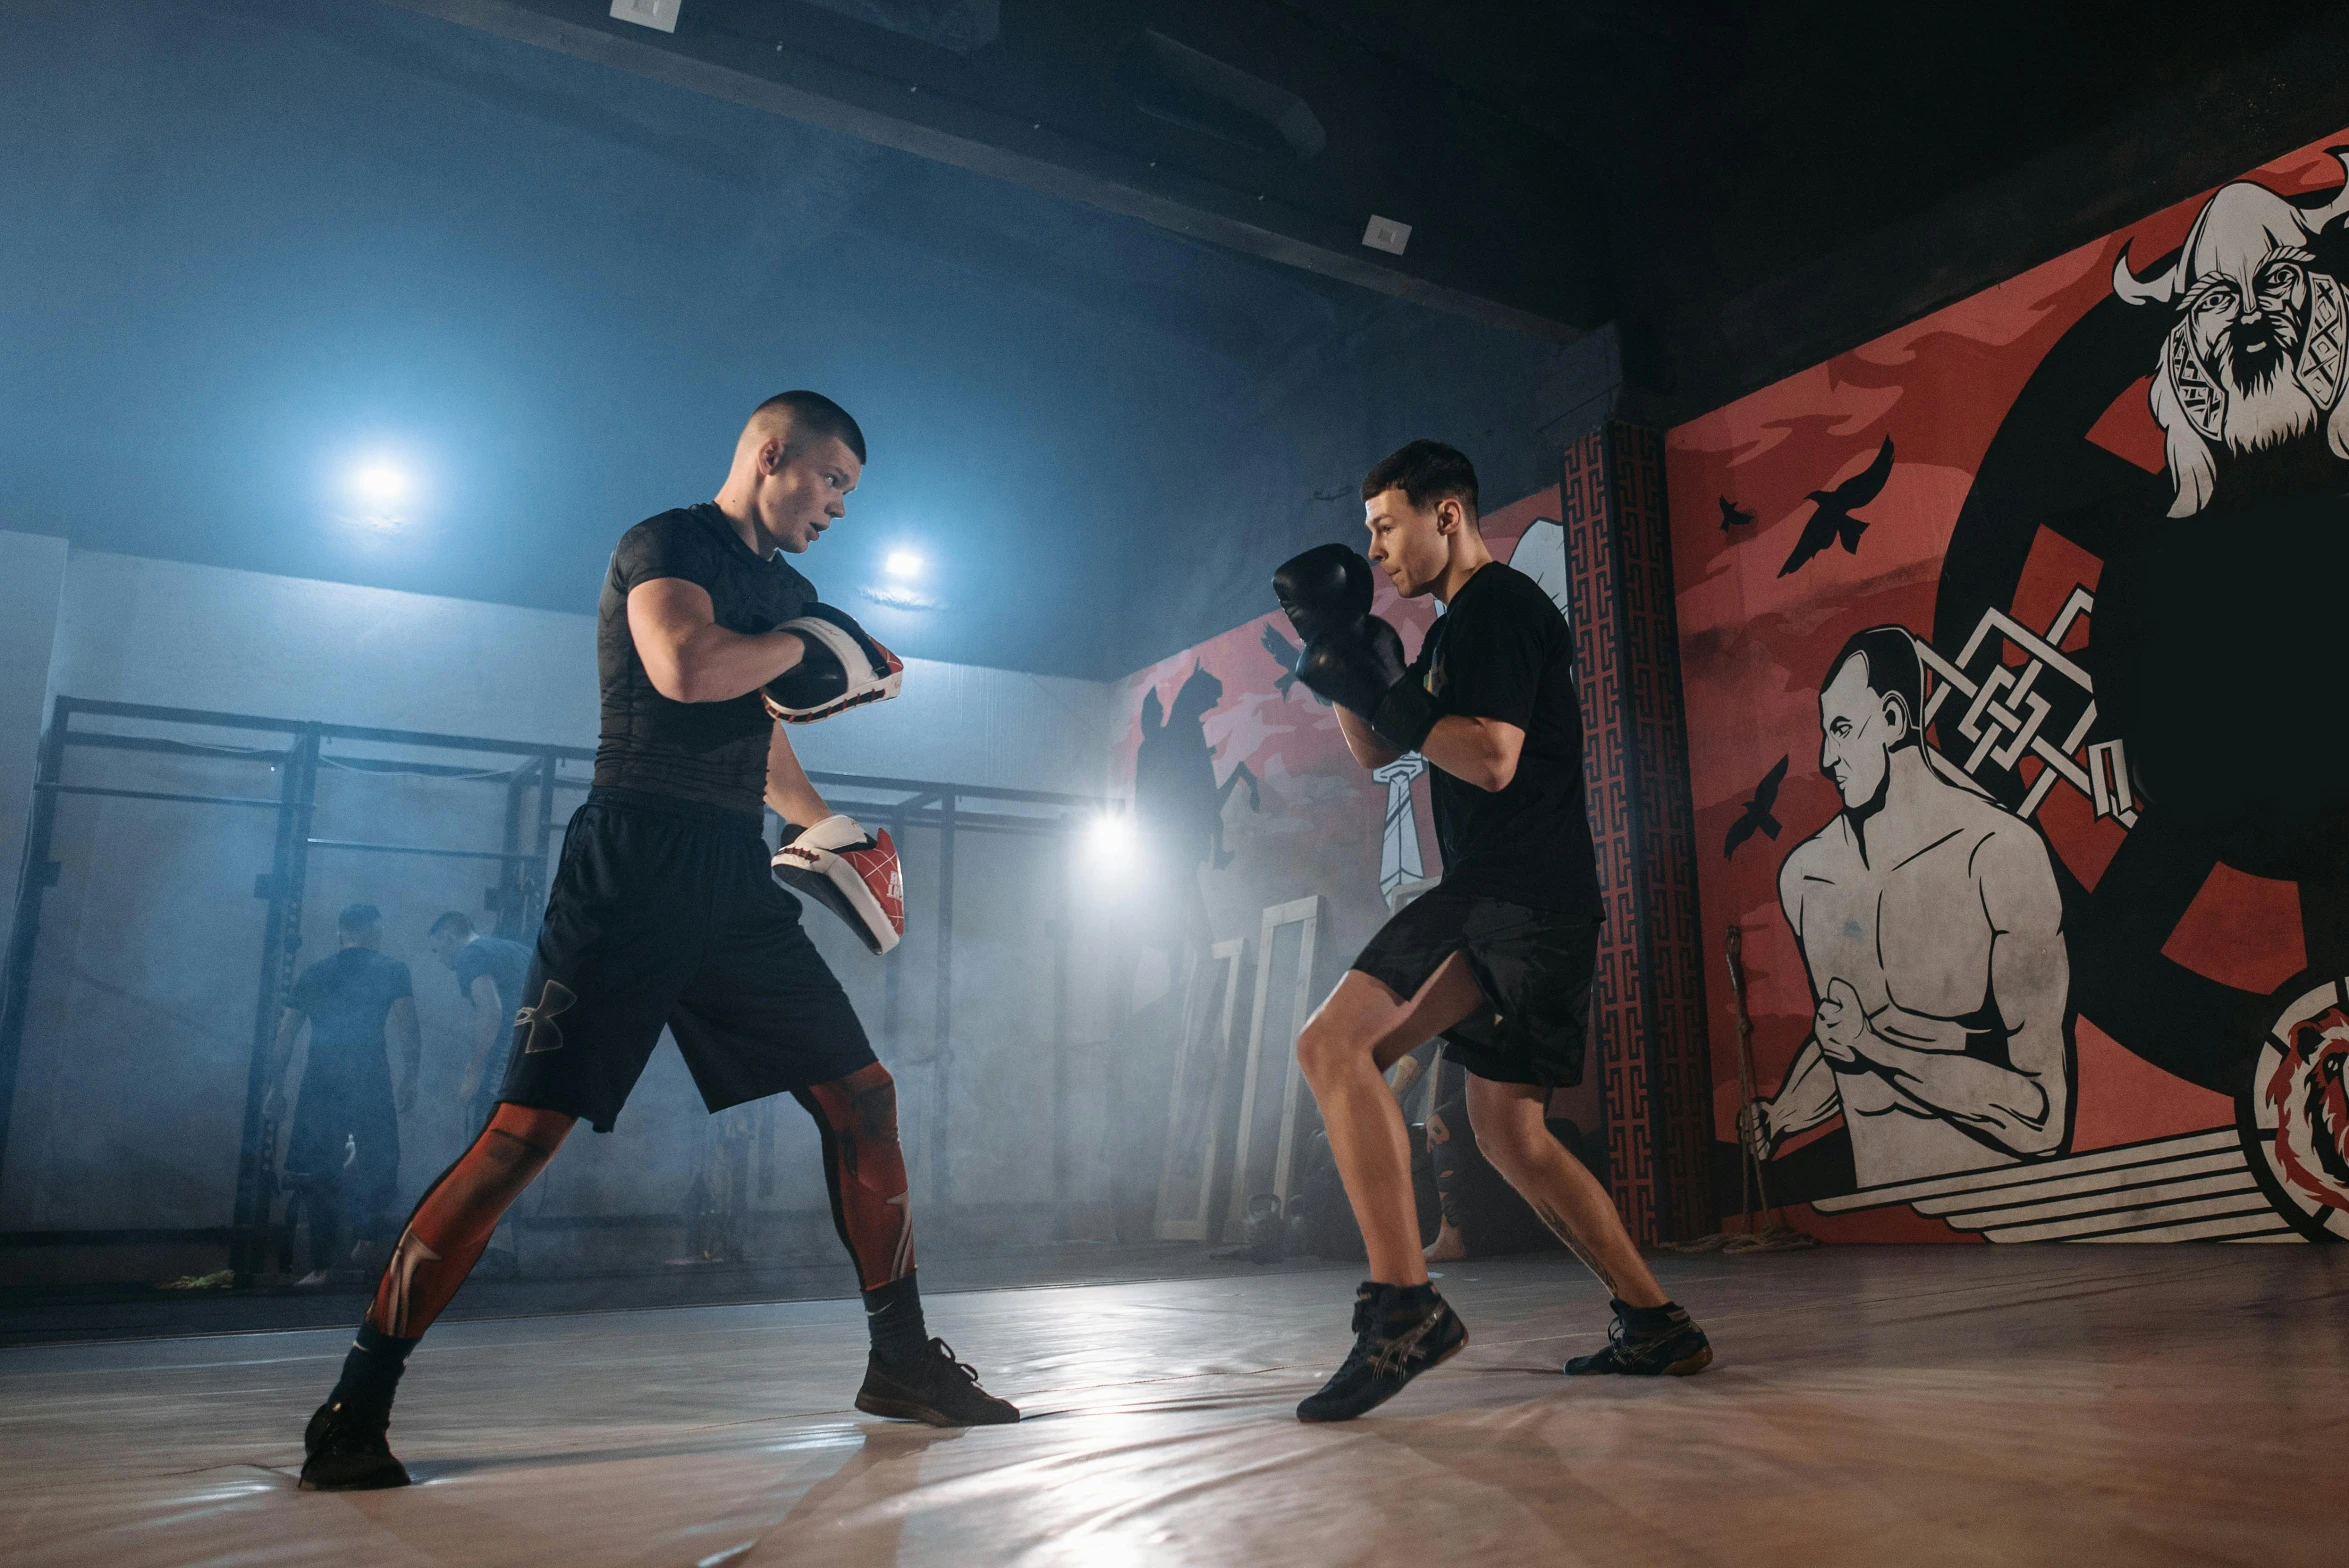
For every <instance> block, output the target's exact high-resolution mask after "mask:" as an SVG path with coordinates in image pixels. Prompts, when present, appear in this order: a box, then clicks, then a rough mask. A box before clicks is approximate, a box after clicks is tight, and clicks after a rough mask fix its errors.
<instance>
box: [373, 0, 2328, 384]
mask: <svg viewBox="0 0 2349 1568" xmlns="http://www.w3.org/2000/svg"><path fill="white" fill-rule="evenodd" d="M391 3H394V4H401V5H407V6H411V7H413V8H415V9H418V10H423V11H429V12H433V13H435V14H439V15H444V16H449V17H454V18H459V19H462V20H465V21H467V22H469V23H471V24H473V25H476V26H481V27H486V28H489V29H492V30H497V31H503V32H506V33H508V34H510V35H512V36H521V37H529V38H531V39H532V40H533V41H534V42H537V43H540V44H543V45H546V46H548V47H553V48H558V49H567V50H570V51H573V52H575V53H579V54H581V55H584V56H586V57H589V58H594V59H598V60H602V61H606V62H608V63H614V64H618V65H620V66H622V68H624V69H631V70H644V71H648V72H650V73H652V74H655V75H659V76H661V77H662V78H663V79H666V80H670V81H674V82H677V83H680V84H684V85H689V86H692V87H695V88H698V89H699V90H702V91H711V92H718V93H721V94H726V95H730V96H735V97H738V98H740V99H741V100H742V101H746V102H758V103H762V104H765V105H767V106H768V107H770V108H773V109H774V110H776V111H777V112H781V113H786V114H794V115H800V116H803V117H807V118H811V119H814V120H817V121H819V122H821V123H828V124H832V125H835V126H838V127H840V128H842V129H845V130H848V131H850V132H851V133H852V134H856V135H859V136H864V137H868V138H871V139H875V140H879V141H883V142H885V143H888V144H890V145H894V146H901V147H906V148H910V149H912V150H915V151H918V152H920V153H922V154H923V155H925V156H928V157H932V158H937V159H942V160H944V161H947V162H951V163H957V164H960V165H961V166H963V167H966V168H970V169H974V170H978V171H980V172H983V173H987V174H989V175H992V176H995V177H999V178H1002V179H1005V180H1009V181H1014V182H1018V183H1023V184H1027V185H1030V186H1032V187H1034V188H1037V189H1042V190H1048V191H1052V192H1055V193H1057V194H1061V195H1064V196H1068V197H1071V198H1073V199H1075V200H1077V201H1080V202H1085V203H1089V204H1092V205H1095V206H1098V207H1102V208H1106V209H1108V210H1111V211H1117V212H1123V213H1129V214H1132V215H1136V216H1140V217H1143V218H1145V219H1146V220H1148V221H1151V222H1154V223H1157V224H1160V225H1162V226H1165V227H1168V228H1171V229H1175V230H1178V231H1180V232H1184V233H1189V234H1193V235H1197V236H1199V237H1202V238H1205V239H1208V240H1210V241H1212V242H1214V243H1217V244H1221V245H1225V246H1228V247H1231V248H1234V249H1238V250H1242V251H1247V252H1252V253H1254V254H1258V255H1263V256H1267V257H1271V258H1274V259H1276V260H1279V261H1281V262H1283V263H1286V264H1289V265H1292V266H1296V267H1300V268H1304V269H1308V270H1312V271H1315V272H1319V273H1322V274H1325V275H1328V276H1333V277H1339V278H1343V279H1346V280H1348V281H1351V282H1355V283H1357V284H1360V285H1363V286H1366V287H1369V288H1373V289H1380V290H1385V291H1387V292H1391V293H1394V294H1396V295H1398V296H1400V297H1404V298H1409V299H1414V300H1418V301H1422V302H1426V303H1429V304H1432V305H1435V306H1437V307H1439V308H1443V309H1447V310H1452V311H1457V312H1461V313H1464V314H1467V315H1470V316H1473V317H1477V318H1480V319H1483V320H1487V321H1492V322H1497V323H1501V324H1505V325H1508V326H1511V327H1513V328H1515V329H1517V330H1520V331H1524V332H1528V333H1532V334H1535V335H1550V336H1559V337H1565V336H1571V335H1572V334H1573V333H1575V332H1578V331H1587V330H1590V329H1593V328H1596V327H1599V326H1601V325H1602V324H1613V325H1614V326H1615V327H1616V328H1617V329H1618V331H1619V332H1620V335H1621V338H1622V341H1623V345H1624V360H1625V369H1626V372H1627V375H1628V376H1629V378H1630V380H1631V381H1632V383H1633V387H1634V390H1635V392H1637V393H1638V394H1640V407H1641V411H1642V412H1643V414H1644V415H1645V416H1646V417H1650V418H1653V419H1657V420H1662V421H1668V422H1669V421H1676V420H1679V419H1682V418H1686V417H1690V416H1692V415H1694V414H1696V413H1700V412H1703V411H1704V410H1706V409H1708V408H1711V407H1714V406H1717V405H1718V404H1719V403H1720V402H1722V401H1725V400H1726V399H1727V398H1729V397H1733V396H1735V395H1737V394H1738V393H1740V392H1742V391H1745V390H1748V389H1750V388H1751V387H1753V386H1756V385H1759V384H1762V383H1764V382H1766V381H1768V380H1770V379H1773V378H1775V377H1776V376H1778V375H1782V374H1785V373H1787V372H1789V371H1792V370H1794V369H1798V368H1800V367H1801V366H1803V365H1805V364H1808V363H1811V362H1813V361H1815V360H1816V359H1818V358H1819V357H1821V356H1822V355H1824V354H1826V353H1831V352H1834V351H1836V350H1838V349H1841V348H1843V347H1848V346H1849V345H1850V344H1852V343H1854V342H1857V341H1860V340H1862V339H1864V338H1865V337H1867V336H1870V335H1872V334H1874V333H1876V332H1880V331H1883V330H1885V329H1886V328H1888V327H1890V326H1893V325H1896V324H1897V323H1898V322H1899V321H1901V320H1904V319H1908V318H1910V317H1913V316H1916V315H1918V314H1921V313H1923V312H1924V311H1927V310H1930V309H1932V308H1934V307H1935V306H1937V305H1940V304H1942V303H1946V302H1947V301H1948V300H1950V299H1954V298H1957V297H1960V296H1962V295H1963V294H1965V293H1968V292H1971V291H1972V290H1974V289H1977V288H1980V287H1982V286H1984V285H1985V284H1988V283H1991V282H1994V281H1996V280H1998V279H1999V278H2002V277H2005V276H2008V275H2011V274H2012V273H2013V272H2015V271H2017V270H2019V269H2020V268H2022V267H2025V266H2028V265H2030V264H2032V263H2034V262H2036V261H2039V260H2042V259H2045V258H2046V257H2048V256H2052V255H2055V254H2058V253H2060V252H2061V251H2063V250H2065V249H2067V248H2069V247H2071V246H2072V245H2076V244H2078V243H2081V242H2082V241H2084V240H2087V239H2091V238H2093V237H2095V236H2097V235H2099V234H2102V233H2104V232H2106V231H2108V230H2109V229H2111V228H2112V227H2114V226H2115V225H2117V224H2121V223H2125V222H2128V221H2131V220H2132V219H2134V218H2136V217H2138V216H2141V215H2143V214H2144V213H2145V212H2148V211H2151V210H2153V209H2155V208H2157V207H2159V206H2162V205H2165V204H2167V203H2168V202H2171V201H2174V200H2177V199H2180V198H2182V197H2184V196H2187V195H2190V194H2192V193H2194V192H2195V191H2197V190H2200V189H2203V188H2205V187H2207V186H2209V185H2211V184H2213V183H2216V182H2217V181H2219V180H2222V179H2224V178H2226V177H2228V176H2230V175H2232V174H2234V173H2236V172H2237V171H2239V170H2241V169H2242V168H2244V167H2247V166H2249V165H2251V164H2254V163H2257V162H2260V161H2262V160H2264V159H2265V158H2267V157H2269V156H2271V155H2273V154H2274V153H2275V152H2277V151H2279V150H2282V149H2284V148H2287V147H2290V146H2293V145H2297V144H2298V143H2300V142H2303V141H2306V140H2309V139H2311V138H2314V137H2318V136H2322V135H2326V134H2329V133H2330V132H2333V131H2335V130H2339V129H2341V128H2343V127H2344V126H2345V125H2349V94H2344V93H2343V92H2342V90H2341V88H2340V87H2339V85H2338V80H2337V79H2338V74H2339V67H2338V62H2339V61H2340V60H2341V59H2342V58H2343V57H2344V51H2345V50H2349V7H2343V6H2340V5H2338V4H2326V3H2322V0H2276V3H2272V4H2269V5H2266V6H2263V7H2261V8H2259V10H2258V11H2257V13H2256V15H2252V14H2244V15H2242V16H2240V17H2238V16H2237V14H2236V13H2232V12H2227V11H2222V10H2213V9H2212V8H2210V7H2208V6H2186V5H2182V4H2175V3H2169V0H2152V3H2143V4H2134V5H2128V6H2120V5H2112V4H2079V3H2072V4H2065V3H2062V0H2040V3H2035V4H2027V3H2016V0H1975V3H1971V4H1967V5H1963V6H1888V5H1883V4H1881V3H1871V4H1851V3H1812V4H1804V5H1787V4H1782V3H1769V0H1441V3H1430V0H1421V3H1410V0H815V3H812V4H809V3H793V0H682V10H681V12H680V13H679V15H678V21H677V28H676V32H675V33H674V34H673V35H663V34H660V33H657V32H654V31H651V30H649V29H646V28H643V27H638V26H632V25H630V24H628V23H626V22H622V21H615V20H612V19H610V18H609V17H608V16H607V15H606V14H605V13H606V12H607V11H608V10H610V9H611V7H610V6H609V5H607V4H606V3H605V0H391ZM1284 107H1286V108H1287V110H1288V113H1289V114H1290V115H1291V116H1294V115H1295V114H1296V113H1298V112H1299V111H1302V112H1303V113H1304V116H1305V122H1306V125H1307V129H1309V130H1310V132H1311V133H1312V134H1311V135H1310V136H1309V137H1305V138H1299V137H1297V136H1295V135H1294V134H1292V133H1293V132H1294V130H1295V128H1296V127H1295V124H1294V123H1293V121H1292V120H1290V119H1282V118H1280V113H1281V111H1282V110H1283V109H1284ZM1373 214H1378V215H1382V216H1385V217H1388V218H1394V219H1398V220H1401V221H1403V222H1406V223H1409V224H1412V225H1413V232H1412V234H1411V237H1410V242H1409V247H1408V249H1407V251H1406V252H1405V253H1404V254H1402V255H1400V256H1389V255H1385V254H1382V253H1380V252H1377V251H1374V250H1371V249H1367V248H1366V247H1365V245H1364V242H1363V230H1364V225H1365V223H1366V222H1367V220H1368V219H1369V218H1370V216H1371V215H1373Z"/></svg>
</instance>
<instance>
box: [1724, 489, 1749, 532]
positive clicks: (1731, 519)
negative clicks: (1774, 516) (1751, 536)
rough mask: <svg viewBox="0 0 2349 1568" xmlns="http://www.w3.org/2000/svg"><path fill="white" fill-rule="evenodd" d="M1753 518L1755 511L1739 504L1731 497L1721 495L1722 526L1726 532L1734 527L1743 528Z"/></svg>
mask: <svg viewBox="0 0 2349 1568" xmlns="http://www.w3.org/2000/svg"><path fill="white" fill-rule="evenodd" d="M1753 520H1754V514H1753V513H1751V512H1749V511H1747V510H1746V509H1745V508H1744V507H1742V506H1739V505H1738V504H1737V503H1736V502H1735V501H1732V500H1730V499H1729V497H1727V496H1723V497H1721V528H1722V531H1723V532H1724V533H1726V532H1727V531H1728V530H1730V529H1732V528H1743V527H1745V526H1746V525H1747V524H1748V523H1750V522H1752V521H1753Z"/></svg>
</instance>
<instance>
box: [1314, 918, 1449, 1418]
mask: <svg viewBox="0 0 2349 1568" xmlns="http://www.w3.org/2000/svg"><path fill="white" fill-rule="evenodd" d="M1483 1005H1484V998H1483V995H1482V994H1481V993H1480V992H1479V991H1478V990H1477V988H1476V982H1475V981H1474V980H1473V979H1471V978H1470V977H1469V974H1468V970H1467V967H1466V965H1465V964H1464V963H1463V962H1462V961H1461V959H1460V958H1459V956H1458V955H1457V954H1455V955H1453V956H1452V957H1450V958H1447V959H1446V960H1444V962H1443V963H1442V964H1441V965H1439V966H1438V967H1437V969H1436V972H1435V973H1434V974H1432V975H1430V976H1429V977H1428V978H1427V980H1426V981H1425V983H1423V984H1422V985H1421V986H1420V988H1419V994H1418V995H1416V996H1413V997H1410V998H1404V997H1400V996H1397V995H1396V994H1395V993H1394V992H1393V991H1392V990H1390V989H1388V988H1387V986H1386V985H1384V984H1383V983H1381V982H1379V981H1377V980H1373V979H1371V978H1370V977H1369V976H1368V975H1366V974H1362V973H1361V972H1359V971H1349V972H1348V973H1347V975H1346V977H1345V979H1343V980H1341V981H1339V982H1338V988H1337V989H1336V990H1335V991H1333V992H1331V993H1330V997H1329V1000H1328V1001H1326V1002H1324V1003H1322V1004H1321V1010H1320V1011H1319V1012H1316V1013H1315V1014H1314V1015H1313V1019H1312V1021H1311V1022H1310V1023H1308V1024H1307V1025H1306V1026H1305V1032H1304V1033H1303V1034H1301V1035H1299V1036H1298V1037H1297V1059H1298V1061H1299V1063H1300V1065H1301V1066H1302V1067H1303V1068H1304V1071H1305V1077H1306V1079H1307V1081H1308V1082H1310V1083H1311V1084H1312V1085H1313V1093H1314V1096H1315V1098H1316V1099H1318V1100H1319V1101H1320V1102H1321V1116H1322V1120H1323V1122H1324V1123H1325V1124H1326V1125H1327V1126H1328V1128H1329V1146H1330V1153H1331V1155H1332V1156H1333V1157H1334V1158H1335V1159H1336V1161H1337V1166H1338V1175H1339V1177H1340V1179H1342V1180H1343V1181H1344V1182H1345V1184H1346V1198H1347V1201H1348V1202H1350V1203H1352V1204H1353V1206H1354V1218H1355V1221H1356V1223H1358V1224H1359V1225H1360V1226H1361V1227H1362V1239H1363V1244H1364V1248H1365V1250H1366V1251H1367V1252H1368V1254H1369V1261H1370V1278H1369V1279H1367V1280H1364V1281H1363V1282H1362V1284H1361V1286H1360V1287H1359V1288H1358V1289H1357V1290H1356V1291H1355V1292H1354V1349H1353V1351H1352V1352H1351V1353H1350V1354H1349V1355H1348V1356H1347V1357H1346V1359H1345V1362H1344V1364H1342V1365H1341V1366H1340V1367H1339V1368H1338V1370H1337V1371H1336V1372H1335V1373H1333V1374H1331V1376H1330V1380H1329V1381H1328V1382H1327V1383H1325V1384H1323V1385H1322V1387H1321V1390H1320V1391H1319V1392H1318V1393H1316V1394H1313V1395H1312V1396H1310V1397H1309V1398H1307V1399H1306V1400H1305V1401H1304V1402H1303V1403H1301V1404H1299V1405H1298V1406H1297V1419H1299V1420H1300V1421H1351V1420H1353V1419H1354V1418H1355V1417H1356V1416H1358V1415H1361V1414H1362V1413H1363V1412H1365V1411H1367V1410H1370V1409H1373V1408H1374V1407H1376V1406H1377V1405H1379V1404H1381V1403H1383V1402H1384V1401H1386V1400H1388V1399H1390V1398H1392V1397H1394V1395H1395V1394H1397V1393H1399V1392H1400V1391H1401V1390H1402V1388H1403V1385H1404V1384H1406V1383H1408V1382H1410V1381H1411V1380H1412V1379H1413V1378H1415V1377H1417V1376H1418V1375H1419V1374H1420V1373H1422V1372H1425V1371H1428V1370H1429V1369H1431V1368H1434V1367H1438V1366H1441V1365H1443V1363H1444V1362H1446V1361H1448V1360H1450V1359H1451V1358H1452V1357H1453V1356H1455V1355H1457V1354H1459V1353H1460V1351H1461V1350H1462V1349H1464V1348H1466V1346H1467V1344H1468V1330H1467V1329H1466V1328H1465V1327H1463V1326H1462V1325H1461V1322H1460V1318H1459V1315H1458V1314H1457V1313H1455V1312H1453V1310H1452V1309H1451V1307H1450V1306H1449V1305H1448V1304H1446V1302H1445V1301H1444V1300H1443V1298H1442V1297H1441V1296H1439V1295H1437V1294H1436V1292H1435V1290H1434V1288H1433V1287H1431V1286H1430V1285H1429V1284H1428V1282H1427V1263H1426V1261H1425V1260H1424V1259H1422V1258H1421V1257H1420V1255H1419V1214H1418V1209H1417V1207H1416V1205H1414V1204H1413V1203H1412V1201H1411V1147H1410V1141H1409V1138H1410V1135H1409V1133H1408V1131H1407V1130H1406V1129H1405V1128H1404V1126H1403V1113H1402V1110H1401V1108H1400V1107H1399V1106H1397V1105H1396V1104H1395V1097H1394V1095H1393V1094H1392V1093H1391V1092H1390V1091H1389V1090H1388V1088H1387V1085H1386V1080H1385V1079H1384V1078H1383V1077H1381V1076H1380V1075H1381V1074H1382V1073H1383V1072H1384V1071H1385V1070H1386V1068H1387V1066H1388V1065H1389V1064H1390V1063H1392V1062H1393V1061H1394V1060H1395V1059H1396V1058H1397V1057H1399V1056H1401V1055H1402V1054H1403V1053H1404V1052H1405V1051H1407V1050H1409V1049H1411V1048H1412V1047H1413V1046H1415V1045H1417V1044H1419V1043H1420V1042H1421V1041H1422V1040H1425V1039H1427V1038H1428V1037H1429V1036H1431V1035H1435V1034H1440V1033H1442V1032H1443V1031H1444V1030H1446V1029H1448V1028H1450V1027H1451V1026H1452V1025H1454V1024H1456V1023H1458V1022H1459V1021H1460V1020H1461V1019H1463V1018H1466V1017H1467V1016H1469V1014H1470V1013H1471V1012H1472V1011H1474V1010H1475V1009H1477V1008H1479V1007H1482V1006H1483Z"/></svg>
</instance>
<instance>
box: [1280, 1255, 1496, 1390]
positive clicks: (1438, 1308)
mask: <svg viewBox="0 0 2349 1568" xmlns="http://www.w3.org/2000/svg"><path fill="white" fill-rule="evenodd" d="M1467 1348H1468V1325H1466V1324H1465V1323H1462V1322H1461V1321H1460V1315H1459V1314H1458V1313H1456V1312H1454V1311H1453V1310H1452V1307H1451V1304H1450V1303H1449V1302H1447V1301H1445V1300H1444V1298H1443V1297H1441V1296H1439V1295H1437V1294H1436V1292H1435V1287H1434V1286H1433V1285H1381V1284H1379V1283H1378V1282H1376V1281H1375V1280H1364V1281H1363V1282H1362V1284H1361V1287H1360V1288H1359V1289H1357V1290H1356V1291H1355V1292H1354V1349H1353V1351H1352V1352H1351V1353H1350V1354H1349V1355H1348V1356H1347V1357H1346V1360H1345V1363H1344V1365H1342V1366H1340V1367H1339V1368H1338V1370H1337V1371H1336V1372H1335V1373H1334V1374H1333V1375H1332V1376H1331V1378H1330V1380H1329V1381H1328V1382H1327V1383H1324V1384H1323V1385H1322V1387H1321V1392H1320V1393H1318V1394H1315V1395H1314V1396H1313V1397H1311V1398H1310V1399H1307V1400H1306V1401H1305V1402H1304V1403H1303V1404H1301V1405H1299V1406H1298V1407H1297V1419H1298V1420H1300V1421H1351V1420H1353V1419H1354V1418H1355V1417H1356V1416H1358V1415H1361V1414H1362V1413H1363V1412H1364V1411H1367V1410H1371V1409H1374V1408H1376V1407H1377V1406H1379V1405H1383V1404H1385V1403H1386V1402H1387V1401H1388V1400H1390V1399H1392V1398H1394V1397H1395V1396H1396V1395H1397V1394H1399V1393H1401V1392H1402V1391H1403V1385H1404V1384H1406V1383H1408V1382H1410V1381H1411V1380H1412V1379H1413V1378H1415V1377H1417V1376H1419V1374H1420V1373H1422V1372H1425V1371H1427V1370H1429V1369H1430V1368H1432V1367H1439V1366H1442V1365H1443V1364H1444V1363H1445V1362H1447V1361H1449V1360H1451V1359H1452V1358H1453V1357H1454V1356H1456V1355H1458V1354H1459V1353H1460V1352H1461V1351H1463V1350H1465V1349H1467Z"/></svg>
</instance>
